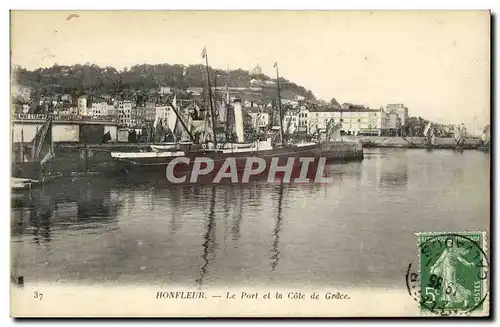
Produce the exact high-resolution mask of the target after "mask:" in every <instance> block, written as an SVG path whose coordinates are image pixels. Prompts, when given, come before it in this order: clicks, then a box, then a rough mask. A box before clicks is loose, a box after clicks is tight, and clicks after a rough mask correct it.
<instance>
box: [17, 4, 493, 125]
mask: <svg viewBox="0 0 500 327" xmlns="http://www.w3.org/2000/svg"><path fill="white" fill-rule="evenodd" d="M205 46H206V47H207V51H208V58H209V63H210V65H211V66H212V67H215V68H221V69H227V67H228V66H229V67H230V68H231V69H237V68H242V69H245V70H250V69H251V68H252V67H254V66H255V65H257V64H258V65H260V67H261V68H262V70H263V73H265V74H267V75H270V76H275V70H274V69H273V64H274V62H275V61H278V63H279V70H280V76H283V77H285V78H287V79H289V80H291V81H293V82H295V83H297V84H299V85H302V86H304V87H306V88H307V89H310V90H312V91H313V93H314V94H315V95H316V96H317V97H318V98H321V99H324V100H329V99H331V98H332V97H334V98H336V99H337V101H338V102H339V103H343V102H351V103H356V104H363V105H367V106H369V107H370V108H377V109H378V108H380V106H385V105H386V104H389V103H404V104H405V105H406V106H407V107H408V108H409V114H410V116H422V117H424V118H427V119H430V120H432V121H437V122H441V123H453V124H459V123H462V122H464V123H465V124H466V125H467V126H468V128H469V130H470V131H471V132H472V131H473V130H479V129H482V127H483V126H484V125H486V124H489V122H490V15H489V12H487V11H434V12H431V11H406V12H403V11H399V12H398V11H80V12H79V11H71V12H69V11H13V12H12V13H11V63H12V64H14V65H20V66H22V67H25V68H28V69H36V68H38V67H49V66H52V65H53V64H54V63H57V64H59V65H71V64H76V63H80V64H85V63H94V64H97V65H99V66H113V67H116V68H117V69H123V68H124V67H126V66H129V67H130V66H132V65H135V64H143V63H147V64H157V63H170V64H184V65H189V64H203V63H204V60H203V59H202V58H201V51H202V49H203V47H205Z"/></svg>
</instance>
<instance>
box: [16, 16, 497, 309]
mask: <svg viewBox="0 0 500 327" xmlns="http://www.w3.org/2000/svg"><path fill="white" fill-rule="evenodd" d="M10 22H11V43H10V46H11V121H10V127H11V156H10V158H11V172H10V174H11V178H10V183H11V214H10V226H11V238H10V254H11V255H10V257H11V259H10V275H11V294H10V296H11V316H12V317H450V316H460V317H464V318H467V317H488V316H489V315H490V292H491V289H490V279H491V275H490V261H491V259H490V252H491V251H490V244H491V229H490V228H491V225H490V221H491V217H490V138H491V136H490V24H491V14H490V12H488V11H62V10H61V11H11V20H10Z"/></svg>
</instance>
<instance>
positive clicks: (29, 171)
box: [11, 117, 61, 190]
mask: <svg viewBox="0 0 500 327" xmlns="http://www.w3.org/2000/svg"><path fill="white" fill-rule="evenodd" d="M23 134H24V133H23V131H21V156H20V158H16V159H15V160H14V162H13V167H12V175H13V176H12V177H11V188H12V189H13V190H19V189H29V188H31V187H32V186H34V185H39V184H42V183H46V182H48V181H51V180H53V179H55V178H57V177H60V176H61V175H60V174H55V175H54V174H47V173H45V172H44V170H45V165H46V163H47V162H48V161H49V160H51V159H52V158H54V156H55V154H54V143H53V139H52V117H48V118H47V120H46V121H45V123H44V124H43V125H42V127H41V128H40V129H38V131H37V133H36V135H35V137H34V139H33V142H32V144H31V152H30V153H25V147H24V135H23Z"/></svg>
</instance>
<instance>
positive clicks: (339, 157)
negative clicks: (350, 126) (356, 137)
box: [320, 141, 363, 161]
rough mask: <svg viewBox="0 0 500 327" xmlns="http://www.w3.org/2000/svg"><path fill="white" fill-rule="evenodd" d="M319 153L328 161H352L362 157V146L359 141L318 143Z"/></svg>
mask: <svg viewBox="0 0 500 327" xmlns="http://www.w3.org/2000/svg"><path fill="white" fill-rule="evenodd" d="M320 149H321V155H322V156H325V157H327V159H328V160H329V161H353V160H362V159H363V146H362V144H361V142H359V141H347V142H338V141H331V142H325V143H320Z"/></svg>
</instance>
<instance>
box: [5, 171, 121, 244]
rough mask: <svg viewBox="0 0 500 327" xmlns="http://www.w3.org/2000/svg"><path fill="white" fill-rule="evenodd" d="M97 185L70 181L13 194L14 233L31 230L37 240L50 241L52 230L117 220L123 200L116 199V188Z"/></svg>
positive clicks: (12, 220) (15, 234)
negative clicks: (114, 191) (114, 189)
mask: <svg viewBox="0 0 500 327" xmlns="http://www.w3.org/2000/svg"><path fill="white" fill-rule="evenodd" d="M98 185H99V184H97V185H96V184H95V183H90V182H89V181H68V182H62V183H57V184H50V185H45V186H43V187H41V188H38V189H33V190H31V191H23V192H17V193H15V194H13V196H12V200H11V207H12V219H11V225H12V228H11V234H12V236H19V235H22V234H31V235H33V239H32V240H33V241H34V242H35V243H37V244H39V243H40V242H45V243H48V242H50V241H51V235H52V232H53V230H58V229H66V228H67V227H70V228H71V229H73V230H78V229H86V228H94V227H95V225H96V224H97V225H101V224H107V225H109V224H111V223H113V222H116V214H117V212H118V210H119V208H120V202H118V201H116V199H114V198H115V197H116V196H114V195H113V190H111V189H109V188H106V187H99V186H98ZM101 185H102V184H101Z"/></svg>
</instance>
